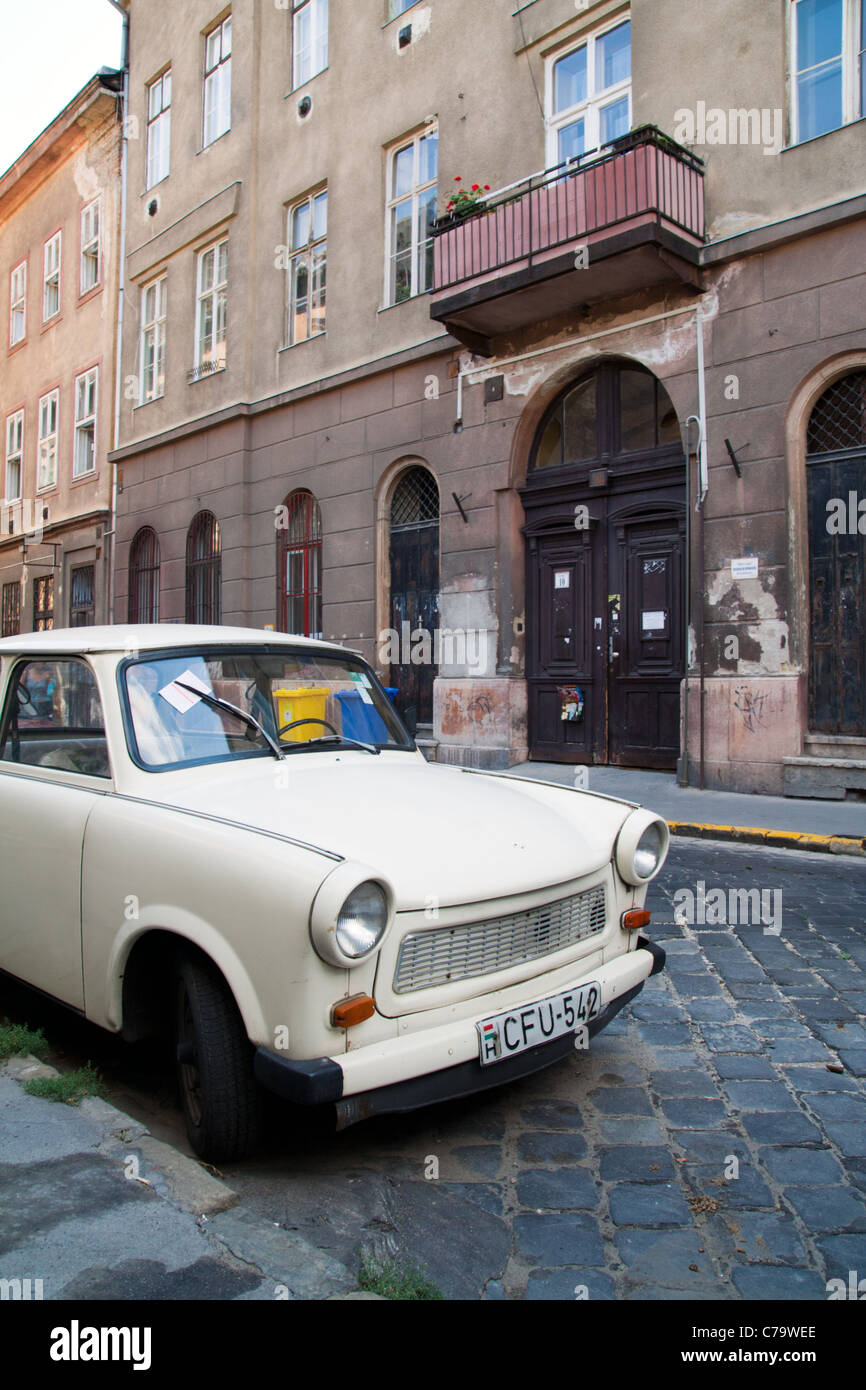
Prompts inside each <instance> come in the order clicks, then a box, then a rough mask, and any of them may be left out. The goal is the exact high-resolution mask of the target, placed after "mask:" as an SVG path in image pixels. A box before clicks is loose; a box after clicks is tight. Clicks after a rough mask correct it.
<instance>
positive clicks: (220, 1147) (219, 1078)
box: [174, 958, 264, 1163]
mask: <svg viewBox="0 0 866 1390" xmlns="http://www.w3.org/2000/svg"><path fill="white" fill-rule="evenodd" d="M174 999H175V1007H174V1022H175V1045H176V1057H177V1080H178V1089H179V1091H180V1099H181V1105H182V1106H183V1113H184V1119H185V1120H186V1131H187V1134H188V1135H189V1141H190V1143H191V1144H192V1147H193V1148H194V1149H195V1151H196V1153H197V1154H198V1156H199V1157H200V1158H203V1159H206V1160H207V1161H208V1162H209V1163H229V1162H232V1161H233V1160H234V1159H238V1158H244V1157H246V1156H247V1155H248V1154H249V1153H251V1152H252V1150H253V1149H254V1148H255V1146H256V1144H257V1143H258V1142H259V1139H260V1137H261V1132H262V1122H263V1115H264V1104H263V1092H262V1090H261V1088H260V1087H259V1085H258V1084H257V1082H256V1080H255V1078H254V1076H253V1049H252V1047H251V1045H250V1043H249V1041H248V1039H247V1035H246V1030H245V1029H244V1025H243V1022H242V1020H241V1016H240V1014H239V1013H238V1009H237V1005H236V1004H235V1001H234V999H233V998H232V994H231V991H230V990H229V988H228V986H227V985H226V982H225V980H224V979H223V977H222V975H220V973H219V971H218V970H217V969H216V968H215V967H214V966H212V965H210V964H208V963H207V962H206V961H204V960H197V959H191V958H184V959H182V960H181V961H179V963H178V966H177V972H176V978H175V994H174Z"/></svg>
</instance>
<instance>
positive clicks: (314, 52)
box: [292, 0, 328, 87]
mask: <svg viewBox="0 0 866 1390" xmlns="http://www.w3.org/2000/svg"><path fill="white" fill-rule="evenodd" d="M292 13H293V23H292V86H293V87H300V86H302V85H303V84H304V83H305V82H309V80H310V78H311V77H315V75H316V73H317V72H323V71H324V69H325V68H326V67H327V66H328V0H293V3H292Z"/></svg>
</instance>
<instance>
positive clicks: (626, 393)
mask: <svg viewBox="0 0 866 1390" xmlns="http://www.w3.org/2000/svg"><path fill="white" fill-rule="evenodd" d="M685 466H686V465H685V457H684V455H683V450H682V443H681V438H680V428H679V423H678V420H677V416H676V412H675V410H674V408H673V405H672V403H671V400H670V397H669V396H668V394H667V392H666V391H665V389H664V387H663V386H662V385H661V383H660V382H659V381H658V380H657V379H656V378H655V377H654V376H653V374H652V373H651V372H648V371H646V370H645V369H644V368H642V367H639V366H638V365H637V364H635V363H633V362H604V363H602V364H601V365H600V366H598V367H596V368H595V369H594V370H593V371H592V372H589V373H587V374H586V375H584V376H582V377H581V378H579V379H578V380H577V381H576V382H574V383H572V384H571V385H570V386H569V387H567V388H566V390H565V391H563V392H562V393H561V395H560V396H559V397H557V399H556V400H555V401H554V402H553V403H552V405H551V406H550V407H549V409H548V411H547V413H546V414H545V416H544V417H543V419H542V421H541V424H540V426H539V429H538V431H537V433H536V436H535V440H534V442H533V445H532V449H531V454H530V460H529V469H528V472H527V479H526V485H525V487H524V488H522V489H521V493H520V495H521V498H522V501H523V506H524V509H525V512H526V525H525V526H524V528H523V529H524V534H525V536H526V541H527V571H526V587H527V596H526V642H527V645H526V661H527V684H528V693H529V747H530V757H531V758H534V759H540V760H549V761H553V762H571V763H608V762H610V763H618V764H620V765H622V766H625V767H648V768H664V769H673V768H674V767H675V766H676V760H677V756H678V753H679V707H680V693H679V692H680V682H681V680H682V676H683V647H684V643H683V628H684V620H685V612H684V604H685V594H684V585H683V574H684V568H685V566H684V558H685Z"/></svg>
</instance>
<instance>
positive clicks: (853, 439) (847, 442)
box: [806, 371, 866, 454]
mask: <svg viewBox="0 0 866 1390" xmlns="http://www.w3.org/2000/svg"><path fill="white" fill-rule="evenodd" d="M864 446H866V371H864V372H851V373H850V375H849V376H843V377H842V378H841V379H840V380H839V381H834V382H833V384H832V386H828V387H827V390H826V391H825V392H824V394H823V395H822V396H819V398H818V400H817V401H816V403H815V408H814V410H813V411H812V414H811V416H810V417H809V431H808V434H807V437H806V453H807V454H830V453H836V452H837V451H838V450H840V449H862V448H863V447H864Z"/></svg>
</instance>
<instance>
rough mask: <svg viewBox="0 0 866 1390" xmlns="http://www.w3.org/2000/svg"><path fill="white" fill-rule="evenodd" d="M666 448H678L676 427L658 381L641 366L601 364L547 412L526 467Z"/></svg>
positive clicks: (545, 465)
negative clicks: (674, 446) (672, 446)
mask: <svg viewBox="0 0 866 1390" xmlns="http://www.w3.org/2000/svg"><path fill="white" fill-rule="evenodd" d="M671 445H676V446H679V445H680V427H679V422H678V420H677V414H676V411H675V410H674V407H673V404H672V402H671V399H670V396H669V395H668V393H667V391H666V390H665V388H664V387H663V386H662V384H661V382H660V381H658V380H657V378H656V377H654V376H653V374H652V372H648V371H645V370H644V368H643V367H636V366H634V365H632V364H629V365H624V364H619V363H603V364H602V365H601V366H600V367H598V368H596V370H595V371H594V372H593V373H592V374H591V375H590V376H587V377H584V378H583V379H582V380H581V381H578V382H577V383H576V384H575V385H573V386H570V387H569V388H568V389H567V390H566V391H565V392H563V394H562V395H561V396H560V397H559V399H558V400H556V401H555V402H554V404H553V405H552V406H551V407H550V409H549V410H548V412H547V415H546V416H545V418H544V420H543V421H542V425H541V429H540V430H539V432H538V435H537V437H536V445H535V448H534V450H533V454H532V461H531V468H532V469H533V470H537V469H543V468H562V467H564V466H566V465H568V464H576V463H582V462H584V461H586V460H588V459H597V458H602V457H614V456H616V455H619V454H637V453H645V452H649V451H650V450H653V449H660V448H664V447H666V446H671Z"/></svg>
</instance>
